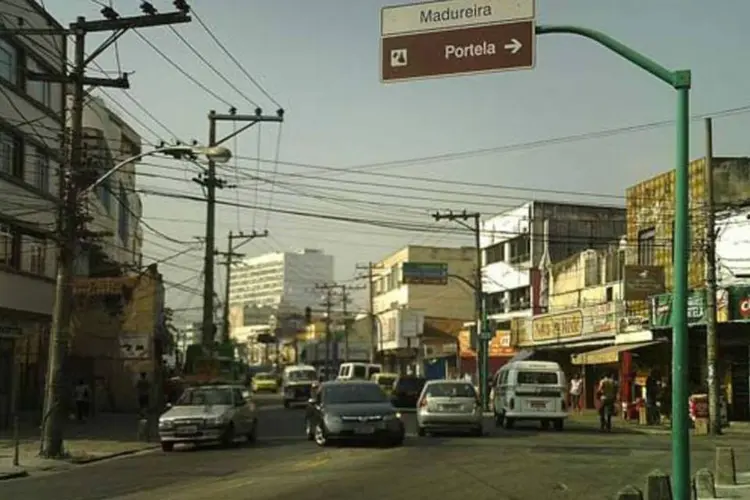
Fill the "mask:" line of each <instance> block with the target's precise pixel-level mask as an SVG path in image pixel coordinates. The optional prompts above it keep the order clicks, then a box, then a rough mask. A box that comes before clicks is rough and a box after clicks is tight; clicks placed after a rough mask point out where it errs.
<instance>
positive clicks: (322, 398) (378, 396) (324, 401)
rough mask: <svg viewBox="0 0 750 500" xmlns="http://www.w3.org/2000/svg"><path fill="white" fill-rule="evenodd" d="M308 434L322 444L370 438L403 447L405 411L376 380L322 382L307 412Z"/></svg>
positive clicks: (311, 438) (306, 430)
mask: <svg viewBox="0 0 750 500" xmlns="http://www.w3.org/2000/svg"><path fill="white" fill-rule="evenodd" d="M305 433H306V434H307V438H308V439H309V440H310V441H315V442H316V443H317V444H318V446H326V445H327V444H329V443H330V442H331V441H334V440H347V439H370V440H373V441H377V442H381V443H384V444H390V445H393V446H400V445H401V444H403V442H404V436H405V430H404V423H403V422H402V421H401V414H400V413H398V411H396V408H394V406H393V405H392V404H391V402H390V401H389V399H388V396H386V394H385V393H384V392H383V391H382V389H381V388H380V386H378V384H377V383H376V382H370V381H362V380H352V381H331V382H325V383H323V384H321V385H320V387H319V388H318V390H317V391H316V393H315V395H314V396H313V397H312V398H311V399H310V401H309V403H308V406H307V413H306V415H305Z"/></svg>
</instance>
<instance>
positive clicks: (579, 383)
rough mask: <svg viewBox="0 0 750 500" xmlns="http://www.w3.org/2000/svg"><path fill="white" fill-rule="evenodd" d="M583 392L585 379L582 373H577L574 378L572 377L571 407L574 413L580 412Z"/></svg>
mask: <svg viewBox="0 0 750 500" xmlns="http://www.w3.org/2000/svg"><path fill="white" fill-rule="evenodd" d="M582 393H583V379H582V378H581V375H580V374H578V373H576V374H574V375H573V378H571V379H570V407H571V408H572V409H573V412H574V413H580V412H581V411H582V408H581V394H582Z"/></svg>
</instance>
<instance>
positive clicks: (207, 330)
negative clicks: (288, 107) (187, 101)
mask: <svg viewBox="0 0 750 500" xmlns="http://www.w3.org/2000/svg"><path fill="white" fill-rule="evenodd" d="M283 121H284V110H283V109H279V110H278V111H276V115H264V114H263V110H262V109H260V108H257V109H256V110H255V114H254V115H238V114H237V110H236V109H235V108H232V109H230V110H229V113H228V114H218V113H216V111H214V110H211V111H210V112H209V113H208V147H216V146H220V145H221V144H224V143H225V142H227V141H228V140H230V139H232V138H234V137H236V136H237V135H239V134H241V133H242V132H244V131H245V130H247V129H249V128H250V127H252V126H253V125H255V124H256V123H261V122H283ZM218 122H233V123H238V122H242V123H245V125H243V126H242V127H240V128H238V129H237V130H235V131H233V132H232V133H231V134H228V135H226V136H224V137H223V138H221V139H217V137H216V133H217V131H216V128H217V123H218ZM193 181H194V182H196V183H197V184H200V185H201V186H203V187H204V188H205V189H206V236H205V238H206V250H205V255H204V270H203V273H204V279H203V345H204V346H205V347H208V348H211V347H212V346H213V345H214V333H215V325H214V256H215V255H216V189H217V188H218V189H223V188H225V187H227V183H226V181H225V180H224V179H219V178H217V177H216V162H215V161H213V160H212V159H209V161H208V168H207V169H206V173H205V175H204V174H201V175H199V176H198V177H196V178H194V179H193Z"/></svg>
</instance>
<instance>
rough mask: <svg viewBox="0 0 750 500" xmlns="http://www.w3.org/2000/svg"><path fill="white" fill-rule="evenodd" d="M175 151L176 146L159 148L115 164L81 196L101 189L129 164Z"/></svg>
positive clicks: (82, 192) (84, 190) (82, 191)
mask: <svg viewBox="0 0 750 500" xmlns="http://www.w3.org/2000/svg"><path fill="white" fill-rule="evenodd" d="M174 150H175V147H174V146H171V147H168V148H157V149H152V150H149V151H146V152H144V153H139V154H137V155H135V156H131V157H130V158H126V159H124V160H122V161H121V162H119V163H117V164H115V165H114V166H113V167H112V168H110V169H109V170H107V171H106V172H104V173H103V174H102V175H101V176H100V177H99V178H98V179H96V180H95V181H94V182H92V183H91V185H89V186H88V187H87V188H85V189H83V190H81V195H82V196H83V195H85V194H87V193H90V192H91V191H93V190H94V189H96V188H97V187H99V186H100V185H101V184H102V183H103V182H105V181H106V180H107V179H109V178H110V177H112V175H114V174H115V173H116V172H117V171H118V170H120V169H121V168H122V167H124V166H125V165H127V164H128V163H133V162H134V161H138V160H140V159H141V158H144V157H146V156H151V155H154V154H158V153H166V152H169V151H174ZM186 153H187V151H186Z"/></svg>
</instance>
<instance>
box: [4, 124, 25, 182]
mask: <svg viewBox="0 0 750 500" xmlns="http://www.w3.org/2000/svg"><path fill="white" fill-rule="evenodd" d="M20 152H21V142H20V141H19V140H18V138H16V137H14V136H13V135H11V134H8V133H6V132H0V172H3V173H6V174H8V175H15V176H19V175H20V174H21V170H22V169H21V168H20V163H21V162H20V161H19V158H20Z"/></svg>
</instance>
